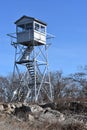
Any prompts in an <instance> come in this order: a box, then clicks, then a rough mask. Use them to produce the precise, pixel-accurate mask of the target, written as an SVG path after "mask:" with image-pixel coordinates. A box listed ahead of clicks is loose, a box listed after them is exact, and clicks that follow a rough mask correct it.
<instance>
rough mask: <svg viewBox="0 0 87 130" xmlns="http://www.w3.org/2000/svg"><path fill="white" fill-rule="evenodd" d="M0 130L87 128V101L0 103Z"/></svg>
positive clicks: (81, 129)
mask: <svg viewBox="0 0 87 130" xmlns="http://www.w3.org/2000/svg"><path fill="white" fill-rule="evenodd" d="M0 130H87V103H84V104H82V103H78V102H71V103H68V104H67V103H61V104H58V103H45V104H28V103H0Z"/></svg>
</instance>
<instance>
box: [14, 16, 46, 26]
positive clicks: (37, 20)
mask: <svg viewBox="0 0 87 130" xmlns="http://www.w3.org/2000/svg"><path fill="white" fill-rule="evenodd" d="M24 18H27V19H32V20H34V21H36V22H39V23H41V24H43V25H45V26H47V23H45V22H43V21H41V20H39V19H36V18H33V17H29V16H26V15H23V16H22V17H21V18H19V19H18V20H16V21H15V24H17V23H18V22H19V21H21V20H22V19H24Z"/></svg>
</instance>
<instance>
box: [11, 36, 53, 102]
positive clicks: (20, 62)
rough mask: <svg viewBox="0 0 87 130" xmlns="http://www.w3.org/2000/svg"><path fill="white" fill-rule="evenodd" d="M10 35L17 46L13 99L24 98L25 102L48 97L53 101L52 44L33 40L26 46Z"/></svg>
mask: <svg viewBox="0 0 87 130" xmlns="http://www.w3.org/2000/svg"><path fill="white" fill-rule="evenodd" d="M9 36H10V37H11V44H12V45H13V46H14V48H15V61H14V70H13V82H14V84H16V85H15V86H16V88H15V91H14V92H13V97H12V100H14V98H17V97H18V100H19V101H21V99H23V100H24V101H25V102H29V101H34V102H38V101H39V102H40V101H44V100H47V99H48V100H50V101H52V100H53V96H52V95H53V91H52V90H53V89H52V85H51V82H50V73H49V65H48V48H49V45H50V44H45V45H35V44H34V41H33V42H32V45H28V46H24V45H22V44H19V43H16V42H14V41H13V40H14V36H13V35H9ZM12 39H13V40H12ZM48 39H50V37H48ZM17 84H18V86H19V88H18V87H17ZM24 91H25V92H24ZM46 98H47V99H46Z"/></svg>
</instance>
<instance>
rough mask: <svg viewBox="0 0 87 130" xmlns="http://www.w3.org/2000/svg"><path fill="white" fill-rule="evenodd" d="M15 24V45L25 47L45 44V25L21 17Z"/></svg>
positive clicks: (34, 19) (33, 19)
mask: <svg viewBox="0 0 87 130" xmlns="http://www.w3.org/2000/svg"><path fill="white" fill-rule="evenodd" d="M15 24H16V35H17V43H19V44H22V45H26V46H29V45H31V46H34V45H35V46H37V45H44V44H46V27H47V24H46V23H44V22H42V21H40V20H38V19H36V18H33V17H28V16H22V17H21V18H20V19H18V20H17V21H16V22H15Z"/></svg>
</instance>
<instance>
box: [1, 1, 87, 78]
mask: <svg viewBox="0 0 87 130" xmlns="http://www.w3.org/2000/svg"><path fill="white" fill-rule="evenodd" d="M23 15H28V16H31V17H35V18H38V19H41V20H42V21H45V22H46V23H47V24H48V26H47V31H48V32H49V33H51V34H54V35H55V38H54V39H53V40H52V45H51V46H50V48H49V64H50V70H51V71H56V70H62V71H63V73H64V74H69V73H74V72H76V71H77V68H78V66H80V65H81V66H84V65H87V56H86V52H87V0H43V1H41V0H37V1H35V0H13V1H12V0H7V1H6V0H3V1H2V0H1V1H0V24H1V25H0V75H2V76H5V75H9V74H10V73H11V72H12V71H13V64H14V48H13V47H12V46H11V45H10V38H9V37H8V36H6V34H7V33H11V32H15V24H14V22H15V21H16V20H17V19H19V18H20V17H21V16H23Z"/></svg>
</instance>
